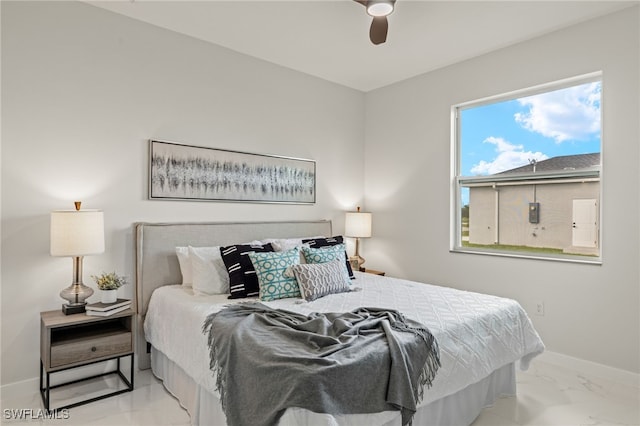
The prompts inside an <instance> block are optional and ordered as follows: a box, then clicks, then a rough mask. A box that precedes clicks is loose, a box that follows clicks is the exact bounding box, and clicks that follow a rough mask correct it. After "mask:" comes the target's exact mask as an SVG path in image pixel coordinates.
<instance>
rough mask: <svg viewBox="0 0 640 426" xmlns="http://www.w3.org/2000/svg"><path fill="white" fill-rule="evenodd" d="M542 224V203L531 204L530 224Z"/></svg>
mask: <svg viewBox="0 0 640 426" xmlns="http://www.w3.org/2000/svg"><path fill="white" fill-rule="evenodd" d="M538 222H540V203H529V223H538Z"/></svg>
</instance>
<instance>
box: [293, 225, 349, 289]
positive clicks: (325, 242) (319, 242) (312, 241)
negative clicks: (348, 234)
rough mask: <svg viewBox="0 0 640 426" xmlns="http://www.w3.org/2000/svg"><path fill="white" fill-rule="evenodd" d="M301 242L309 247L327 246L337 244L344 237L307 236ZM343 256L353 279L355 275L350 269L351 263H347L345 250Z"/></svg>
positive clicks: (347, 258) (342, 240) (341, 241)
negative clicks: (307, 237)
mask: <svg viewBox="0 0 640 426" xmlns="http://www.w3.org/2000/svg"><path fill="white" fill-rule="evenodd" d="M302 242H303V243H306V244H308V245H309V247H311V248H320V247H329V246H337V245H338V244H343V243H344V238H342V235H338V236H335V237H330V238H309V239H305V240H302ZM344 257H345V259H346V265H347V272H349V278H351V279H352V280H354V279H355V278H356V277H355V275H353V269H351V264H350V263H349V256H347V252H346V251H345V252H344Z"/></svg>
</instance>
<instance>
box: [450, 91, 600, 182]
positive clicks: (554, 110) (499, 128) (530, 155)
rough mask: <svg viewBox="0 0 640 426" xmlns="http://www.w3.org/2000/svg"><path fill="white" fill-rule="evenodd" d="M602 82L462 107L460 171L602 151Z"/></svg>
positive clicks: (491, 169) (490, 169) (475, 173)
mask: <svg viewBox="0 0 640 426" xmlns="http://www.w3.org/2000/svg"><path fill="white" fill-rule="evenodd" d="M600 95H601V83H600V82H594V83H586V84H581V85H578V86H572V87H568V88H565V89H560V90H555V91H552V92H546V93H542V94H539V95H535V96H529V97H524V98H520V99H515V100H511V101H503V102H498V103H494V104H489V105H483V106H480V107H474V108H469V109H464V110H461V139H460V140H461V159H460V160H461V175H462V176H480V175H490V174H494V173H499V172H501V171H504V170H509V169H513V168H515V167H520V166H523V165H525V164H528V163H529V160H532V159H535V160H538V161H541V160H545V159H547V158H551V157H556V156H560V155H571V154H586V153H591V152H600V117H601V115H600Z"/></svg>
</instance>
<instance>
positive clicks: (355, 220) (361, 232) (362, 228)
mask: <svg viewBox="0 0 640 426" xmlns="http://www.w3.org/2000/svg"><path fill="white" fill-rule="evenodd" d="M359 209H360V208H358V211H357V212H347V214H346V217H345V221H344V235H345V236H347V237H355V238H368V237H370V236H371V213H365V212H361V211H359Z"/></svg>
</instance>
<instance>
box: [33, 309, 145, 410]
mask: <svg viewBox="0 0 640 426" xmlns="http://www.w3.org/2000/svg"><path fill="white" fill-rule="evenodd" d="M134 315H135V313H134V311H133V310H132V309H127V310H125V311H122V312H118V313H116V314H113V315H111V316H107V317H96V316H89V315H86V314H84V313H82V314H73V315H65V314H63V313H62V311H60V310H56V311H47V312H41V313H40V395H41V396H42V402H43V403H44V407H45V409H47V410H49V404H50V402H51V400H50V390H51V389H54V388H58V387H61V386H64V385H70V384H72V383H78V382H81V381H84V380H90V379H94V378H97V377H101V376H106V375H108V374H117V375H118V376H119V377H120V379H122V381H123V382H124V383H125V385H126V386H127V387H126V388H124V389H119V390H116V391H115V392H111V393H107V394H105V395H100V396H98V397H95V398H91V399H87V400H84V401H81V402H76V403H73V404H69V405H66V406H64V407H60V408H58V409H59V410H60V409H66V408H71V407H76V406H78V405H82V404H87V403H89V402H93V401H97V400H99V399H103V398H107V397H109V396H113V395H118V394H121V393H124V392H130V391H132V390H133V375H134V371H133V342H134V336H133V333H134V332H133V330H134V328H135V327H134ZM127 356H130V357H131V370H130V376H131V377H130V378H129V379H127V378H126V377H125V375H124V374H123V373H122V370H121V369H120V358H123V357H127ZM111 359H116V360H117V361H116V363H117V365H116V369H115V370H113V371H108V372H106V373H102V374H97V375H94V376H91V377H86V378H83V379H80V380H73V381H70V382H65V383H60V384H57V385H55V386H51V384H50V378H51V377H50V376H51V374H53V373H56V372H59V371H64V370H69V369H72V368H76V367H80V366H83V365H88V364H94V363H98V362H104V361H108V360H111ZM43 371H44V373H45V377H44V378H43ZM43 379H46V380H44V383H43Z"/></svg>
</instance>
